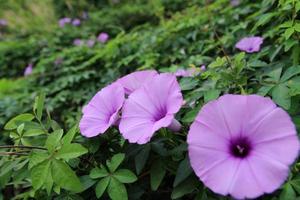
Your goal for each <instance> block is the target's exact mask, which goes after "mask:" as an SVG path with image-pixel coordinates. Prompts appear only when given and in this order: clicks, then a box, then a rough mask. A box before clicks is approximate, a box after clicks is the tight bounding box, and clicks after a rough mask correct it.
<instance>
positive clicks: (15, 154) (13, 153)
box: [0, 152, 28, 156]
mask: <svg viewBox="0 0 300 200" xmlns="http://www.w3.org/2000/svg"><path fill="white" fill-rule="evenodd" d="M26 155H28V154H27V153H18V152H0V156H26Z"/></svg>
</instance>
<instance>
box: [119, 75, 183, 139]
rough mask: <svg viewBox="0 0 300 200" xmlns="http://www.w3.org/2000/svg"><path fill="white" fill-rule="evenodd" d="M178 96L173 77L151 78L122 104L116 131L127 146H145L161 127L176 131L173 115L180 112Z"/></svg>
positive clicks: (177, 127)
mask: <svg viewBox="0 0 300 200" xmlns="http://www.w3.org/2000/svg"><path fill="white" fill-rule="evenodd" d="M182 102H183V98H182V94H181V91H180V87H179V84H178V82H177V80H176V77H175V76H174V75H173V74H170V73H164V74H159V75H155V76H154V77H153V78H152V79H151V80H149V81H147V83H145V84H144V85H143V86H142V87H140V88H139V89H137V90H135V91H134V92H133V93H131V94H130V95H129V97H128V99H127V100H125V103H124V106H123V109H122V118H121V121H120V125H119V129H120V132H121V134H122V135H123V137H124V138H125V139H128V140H129V142H130V143H138V144H145V143H147V142H149V141H150V139H151V137H152V136H153V135H154V133H155V132H156V131H157V130H159V129H160V128H163V127H168V128H169V129H171V130H173V131H179V130H180V128H181V125H180V123H179V122H178V121H177V120H176V119H175V114H176V113H177V112H178V111H179V109H180V108H181V105H182Z"/></svg>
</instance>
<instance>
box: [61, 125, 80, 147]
mask: <svg viewBox="0 0 300 200" xmlns="http://www.w3.org/2000/svg"><path fill="white" fill-rule="evenodd" d="M77 132H78V126H77V124H76V125H75V126H73V127H72V128H71V129H70V130H69V131H68V132H67V134H66V135H65V136H64V137H63V139H62V140H61V141H62V143H63V144H69V143H71V142H72V140H73V138H74V136H75V135H76V133H77Z"/></svg>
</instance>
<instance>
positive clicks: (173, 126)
mask: <svg viewBox="0 0 300 200" xmlns="http://www.w3.org/2000/svg"><path fill="white" fill-rule="evenodd" d="M168 128H169V129H170V130H172V131H175V132H178V131H180V129H181V124H180V123H179V122H178V121H177V120H176V119H173V120H172V122H171V124H170V125H169V126H168Z"/></svg>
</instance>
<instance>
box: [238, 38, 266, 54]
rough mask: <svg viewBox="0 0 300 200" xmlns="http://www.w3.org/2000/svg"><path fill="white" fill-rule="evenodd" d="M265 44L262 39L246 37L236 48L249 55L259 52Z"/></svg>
mask: <svg viewBox="0 0 300 200" xmlns="http://www.w3.org/2000/svg"><path fill="white" fill-rule="evenodd" d="M262 43H263V38H262V37H245V38H243V39H241V40H240V41H239V42H238V43H237V44H236V45H235V47H236V48H238V49H239V50H241V51H245V52H247V53H253V52H258V51H259V50H260V46H261V44H262Z"/></svg>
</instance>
